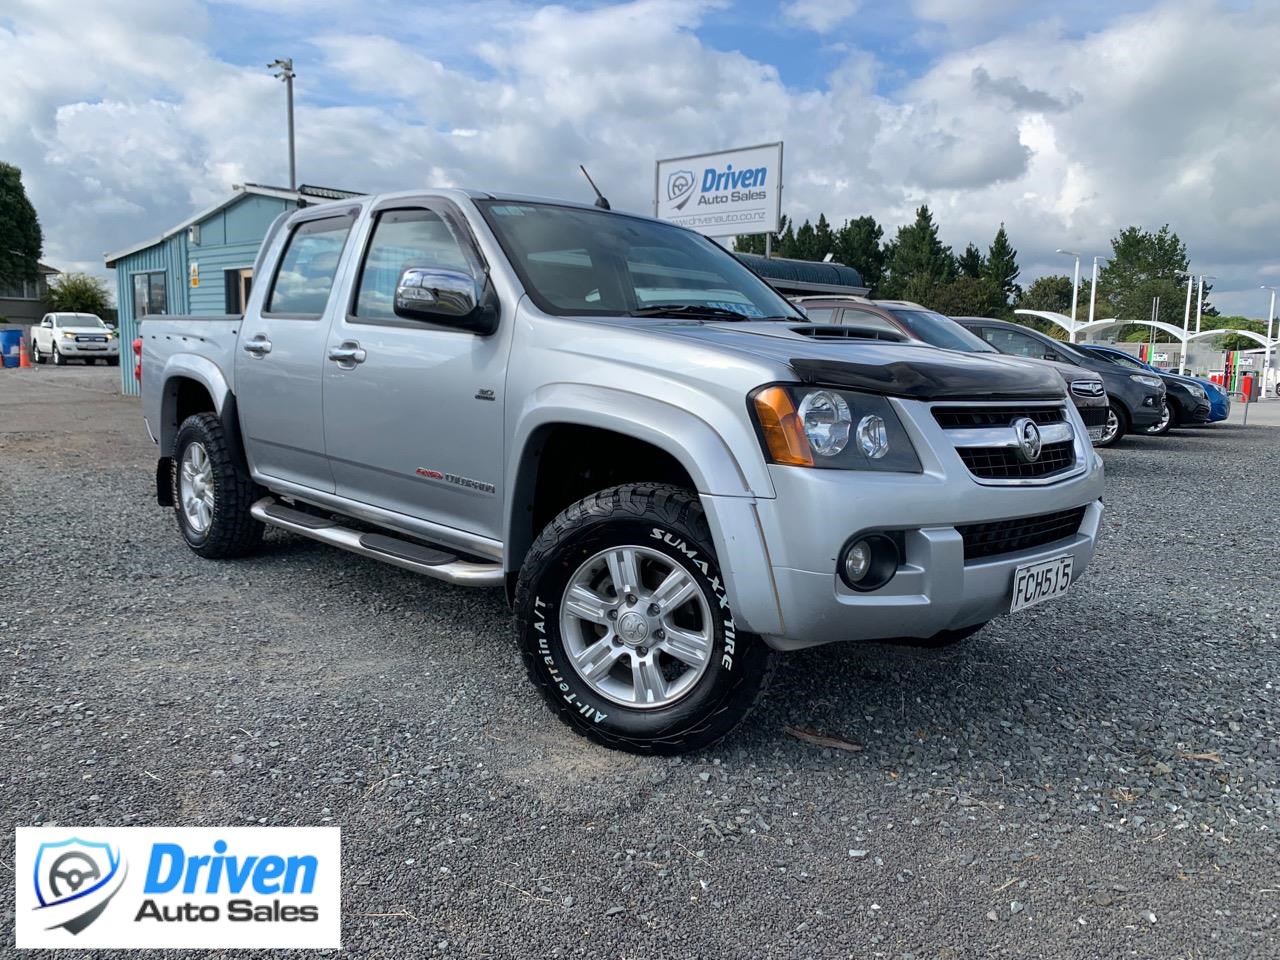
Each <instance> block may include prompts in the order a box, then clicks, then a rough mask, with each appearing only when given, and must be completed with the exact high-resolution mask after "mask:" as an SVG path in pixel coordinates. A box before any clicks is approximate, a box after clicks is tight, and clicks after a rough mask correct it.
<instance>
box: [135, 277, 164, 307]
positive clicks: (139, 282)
mask: <svg viewBox="0 0 1280 960" xmlns="http://www.w3.org/2000/svg"><path fill="white" fill-rule="evenodd" d="M168 310H169V297H168V293H167V287H166V284H165V275H164V273H163V271H161V272H158V273H135V274H134V275H133V315H134V317H139V318H140V317H149V316H151V315H152V314H156V313H167V312H168Z"/></svg>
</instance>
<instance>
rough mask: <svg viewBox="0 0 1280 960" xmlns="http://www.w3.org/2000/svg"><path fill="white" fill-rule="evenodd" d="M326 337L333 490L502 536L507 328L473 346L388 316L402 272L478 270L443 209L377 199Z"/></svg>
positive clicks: (463, 234)
mask: <svg viewBox="0 0 1280 960" xmlns="http://www.w3.org/2000/svg"><path fill="white" fill-rule="evenodd" d="M363 232H364V238H363V240H362V246H363V247H364V255H363V257H362V259H361V268H360V274H359V276H357V277H356V280H355V284H354V287H353V290H354V293H353V296H352V299H351V302H350V303H349V304H347V309H346V310H345V311H343V312H342V313H341V314H339V315H338V316H337V317H336V318H335V320H334V324H333V328H332V330H331V331H330V334H329V338H328V350H327V356H328V357H329V359H327V360H326V361H325V364H324V368H325V370H324V408H325V446H326V448H327V450H328V451H329V462H330V465H331V467H332V470H333V476H334V480H335V482H336V484H337V492H338V493H339V494H340V495H342V496H344V497H349V498H351V499H352V500H357V501H360V502H361V503H367V504H370V505H373V506H376V507H381V508H383V509H386V510H391V511H394V512H396V513H399V514H403V515H405V516H406V517H409V518H412V519H416V520H426V521H429V522H431V523H434V524H440V525H443V526H445V527H450V528H453V529H456V530H459V531H463V532H465V533H467V534H472V535H479V536H482V537H485V538H488V539H491V540H500V539H501V537H502V509H501V508H502V498H503V486H504V485H503V477H502V474H503V449H504V445H503V387H504V385H505V381H506V365H507V352H508V349H509V343H510V337H511V328H512V324H511V318H510V317H503V318H502V322H501V324H500V326H499V329H498V331H497V332H496V333H494V334H493V335H491V336H487V337H482V336H478V335H476V334H474V333H470V332H468V331H465V330H458V329H456V328H450V327H447V326H443V325H436V324H432V323H426V322H422V321H418V320H405V319H401V318H400V317H397V316H396V315H395V313H394V312H393V310H392V301H393V299H394V296H395V289H396V281H397V280H398V279H399V277H400V273H401V271H403V270H405V269H407V268H409V267H450V268H453V269H461V270H469V271H471V272H473V273H476V272H477V271H482V270H483V269H484V264H483V261H482V260H481V258H480V254H479V253H478V251H477V249H476V246H475V243H474V241H473V239H472V237H471V234H470V232H469V230H468V228H467V226H466V222H465V220H464V219H463V218H462V216H461V215H460V214H459V213H458V212H457V211H456V210H454V209H453V207H452V206H451V205H450V204H448V203H447V202H445V201H441V200H435V199H430V200H425V199H424V200H423V201H421V202H419V203H414V202H412V201H405V200H398V201H394V202H392V201H388V202H387V203H386V204H384V206H383V207H382V208H381V209H375V211H374V213H373V216H372V217H371V218H370V219H369V221H368V224H367V225H366V228H365V230H364V231H363Z"/></svg>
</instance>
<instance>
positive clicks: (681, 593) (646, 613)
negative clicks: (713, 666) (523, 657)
mask: <svg viewBox="0 0 1280 960" xmlns="http://www.w3.org/2000/svg"><path fill="white" fill-rule="evenodd" d="M560 635H561V637H562V638H563V640H564V644H565V648H566V652H567V653H568V655H569V662H570V663H571V664H572V666H573V669H574V670H575V671H576V672H577V674H578V676H580V677H581V678H582V679H583V680H584V681H585V682H586V684H587V685H588V686H590V687H591V689H592V690H594V691H595V692H596V693H598V694H600V696H602V697H605V698H607V699H609V700H612V701H613V702H614V703H620V704H623V705H624V706H628V707H637V708H641V709H654V708H657V707H665V706H669V705H670V704H672V703H675V702H676V701H677V700H679V699H680V698H681V697H683V696H685V695H686V694H687V693H689V691H690V690H692V689H693V688H694V686H695V685H696V684H697V683H698V680H699V679H701V677H702V675H703V674H704V673H705V672H706V670H707V666H708V665H709V664H710V662H711V655H712V648H713V646H714V643H715V627H714V621H713V619H712V611H711V606H710V604H709V603H708V602H707V598H706V595H705V594H704V593H703V591H702V589H701V588H700V587H699V586H698V584H697V583H696V582H695V581H694V579H693V576H692V575H691V574H690V573H689V572H688V571H687V570H686V569H685V568H684V567H683V566H681V565H680V564H679V563H677V562H676V561H675V560H674V559H672V558H671V557H669V556H667V555H666V554H664V553H659V552H658V551H657V550H652V549H649V548H648V547H641V546H631V545H624V546H617V547H610V548H609V549H607V550H602V551H600V552H599V553H597V554H596V555H595V556H593V557H590V558H589V559H588V560H586V561H585V562H584V563H583V564H582V565H581V566H580V567H578V569H577V571H576V572H575V573H574V574H573V576H572V577H570V578H569V582H568V584H567V585H566V586H565V590H564V596H563V598H562V600H561V604H560Z"/></svg>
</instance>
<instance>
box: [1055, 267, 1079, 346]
mask: <svg viewBox="0 0 1280 960" xmlns="http://www.w3.org/2000/svg"><path fill="white" fill-rule="evenodd" d="M1057 252H1058V253H1060V254H1062V255H1063V256H1064V257H1075V258H1076V274H1075V280H1073V281H1072V283H1071V330H1070V336H1071V342H1072V343H1075V342H1076V300H1077V299H1078V298H1079V296H1080V254H1078V253H1076V252H1075V251H1074V250H1063V249H1061V248H1059V249H1058V251H1057Z"/></svg>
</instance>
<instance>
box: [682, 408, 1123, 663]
mask: <svg viewBox="0 0 1280 960" xmlns="http://www.w3.org/2000/svg"><path fill="white" fill-rule="evenodd" d="M910 406H916V405H915V404H911V405H910ZM901 419H902V421H903V425H904V426H905V427H906V429H907V431H908V433H909V434H911V436H912V441H913V443H914V444H915V446H916V451H917V454H918V455H919V457H920V461H921V465H922V467H923V472H922V473H919V474H903V473H873V472H867V471H845V470H820V469H809V468H804V467H785V466H776V465H775V466H770V467H769V472H770V476H771V479H772V481H773V486H774V490H775V492H776V494H777V496H776V497H775V498H772V499H768V498H758V499H755V500H749V499H747V498H733V497H704V498H703V502H704V504H706V506H707V513H708V518H709V519H710V521H711V524H712V531H713V534H714V535H715V536H716V539H717V543H718V545H719V547H720V550H719V554H720V558H721V566H722V568H723V569H724V572H725V577H726V581H727V583H728V585H729V586H730V591H729V593H730V600H731V602H732V603H733V606H734V613H735V619H737V620H738V621H739V622H740V625H741V626H742V627H743V628H744V629H746V630H749V631H751V632H754V633H759V634H761V635H763V636H764V638H765V640H766V641H767V642H768V643H769V644H770V646H772V647H774V648H775V649H779V650H795V649H800V648H803V647H809V646H814V645H817V644H823V643H831V642H835V641H845V640H881V639H887V638H893V637H929V636H933V635H934V634H936V633H938V632H939V631H941V630H948V629H957V628H960V627H965V626H969V625H971V624H976V623H982V622H984V621H986V620H990V619H991V618H992V617H995V616H998V615H1000V614H1001V613H1006V612H1008V610H1009V606H1010V603H1011V601H1012V594H1013V579H1014V570H1015V568H1016V567H1018V566H1021V565H1023V564H1027V563H1034V562H1037V561H1039V560H1045V559H1048V558H1051V557H1057V556H1062V555H1063V554H1070V555H1071V556H1072V557H1073V558H1074V571H1073V578H1079V576H1080V575H1081V574H1082V573H1083V572H1084V569H1085V567H1086V566H1087V565H1088V563H1089V561H1090V560H1091V559H1092V557H1093V553H1094V547H1095V543H1096V541H1097V537H1098V531H1099V527H1100V524H1101V520H1102V510H1103V508H1102V500H1101V497H1102V484H1103V466H1102V460H1101V458H1100V457H1099V456H1098V455H1097V454H1096V453H1095V452H1094V451H1093V449H1092V447H1091V446H1090V445H1089V443H1088V441H1087V440H1085V439H1084V437H1083V436H1081V437H1080V438H1079V441H1080V443H1079V446H1078V447H1077V451H1078V452H1077V456H1078V458H1079V461H1080V462H1081V463H1083V464H1084V465H1085V469H1083V471H1082V472H1080V473H1078V474H1077V475H1075V476H1072V477H1069V478H1068V479H1065V480H1060V481H1057V482H1054V483H1048V484H1045V485H1032V484H1026V485H1006V486H995V485H986V484H982V483H979V482H977V481H976V480H975V479H974V477H973V476H972V475H971V474H970V473H969V471H968V469H967V468H966V467H965V465H964V463H963V462H962V461H961V459H960V457H959V455H958V454H957V452H956V449H955V448H954V447H953V446H951V445H950V444H949V442H948V441H947V440H946V438H945V436H944V433H943V431H942V430H941V429H939V428H938V427H937V426H936V425H935V424H934V423H933V421H932V417H931V416H930V417H928V419H927V420H926V419H925V417H923V416H919V415H916V416H912V417H910V418H908V417H907V416H902V417H901ZM1080 426H1082V425H1080ZM1075 508H1083V516H1082V518H1081V520H1080V524H1079V527H1078V528H1077V529H1076V530H1075V532H1074V533H1071V534H1069V535H1066V536H1064V537H1063V538H1062V539H1059V540H1055V541H1053V542H1052V543H1048V544H1045V545H1042V546H1036V547H1032V548H1030V549H1025V550H1018V551H1016V552H1009V553H1001V554H998V555H995V556H990V557H983V558H979V559H970V560H968V561H966V559H965V545H964V538H963V536H962V535H961V533H960V531H959V530H957V527H959V526H964V525H967V524H977V523H986V522H990V521H996V520H1005V519H1013V518H1023V517H1038V516H1041V515H1045V514H1052V513H1056V512H1058V511H1066V510H1071V509H1075ZM872 531H901V532H902V533H901V536H902V543H903V547H904V551H903V552H904V555H903V558H902V562H901V564H900V565H899V567H898V570H897V573H896V574H895V576H894V577H893V579H891V580H890V581H889V582H888V583H887V584H885V585H884V586H883V587H881V588H880V589H878V590H875V591H871V592H857V591H854V590H852V589H851V588H849V587H848V586H847V585H846V584H845V583H844V581H843V580H841V578H840V577H839V576H838V574H837V572H836V567H837V563H838V558H839V557H840V554H841V551H842V549H843V547H844V545H845V544H846V543H847V542H849V540H850V539H851V538H852V537H853V536H854V535H855V534H863V533H868V532H872ZM757 536H758V540H756V537H757Z"/></svg>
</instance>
